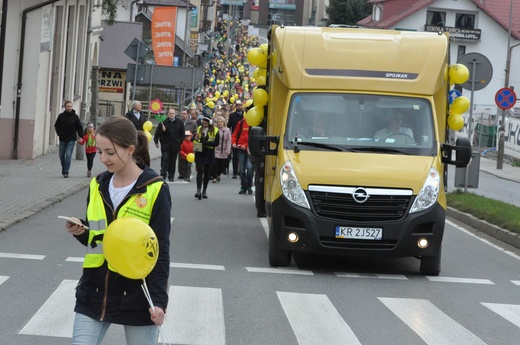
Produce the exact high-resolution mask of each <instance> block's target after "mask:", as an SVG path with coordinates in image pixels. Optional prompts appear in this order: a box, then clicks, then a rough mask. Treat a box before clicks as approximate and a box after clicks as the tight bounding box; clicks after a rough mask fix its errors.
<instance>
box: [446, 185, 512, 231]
mask: <svg viewBox="0 0 520 345" xmlns="http://www.w3.org/2000/svg"><path fill="white" fill-rule="evenodd" d="M446 197H447V201H448V206H449V207H453V208H454V209H457V210H459V211H461V212H464V213H469V214H471V215H473V216H475V217H476V218H478V219H482V220H485V221H486V222H488V223H490V224H494V225H496V226H498V227H501V228H503V229H507V230H509V231H513V232H516V233H520V208H518V207H516V206H514V205H511V204H508V203H505V202H502V201H499V200H494V199H489V198H486V197H484V196H480V195H476V194H473V193H469V192H463V191H461V190H457V191H455V192H453V193H448V194H446Z"/></svg>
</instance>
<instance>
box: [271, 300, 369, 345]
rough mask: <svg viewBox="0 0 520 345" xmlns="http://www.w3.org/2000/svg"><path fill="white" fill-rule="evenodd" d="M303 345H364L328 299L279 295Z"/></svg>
mask: <svg viewBox="0 0 520 345" xmlns="http://www.w3.org/2000/svg"><path fill="white" fill-rule="evenodd" d="M276 294H277V295H278V299H279V300H280V303H281V304H282V308H283V310H284V312H285V315H286V316H287V319H289V323H290V324H291V327H292V329H293V331H294V334H295V335H296V339H297V340H298V344H300V345H315V344H327V345H344V344H349V345H354V344H361V343H360V342H359V340H358V338H357V337H356V335H355V334H354V332H353V331H352V329H351V328H350V327H349V325H348V324H347V323H346V322H345V320H343V318H342V317H341V315H340V314H339V312H338V311H337V309H336V308H335V307H334V305H333V304H332V302H331V301H330V300H329V298H328V297H327V296H326V295H322V294H304V293H294V292H281V291H277V292H276Z"/></svg>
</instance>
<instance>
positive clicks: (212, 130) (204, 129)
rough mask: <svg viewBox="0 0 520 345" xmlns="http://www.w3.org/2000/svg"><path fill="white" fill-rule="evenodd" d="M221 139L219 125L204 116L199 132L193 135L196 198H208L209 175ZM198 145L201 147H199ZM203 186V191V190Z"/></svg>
mask: <svg viewBox="0 0 520 345" xmlns="http://www.w3.org/2000/svg"><path fill="white" fill-rule="evenodd" d="M219 140H220V136H219V131H218V128H217V126H215V125H214V124H213V120H211V119H210V118H209V117H206V116H205V117H203V118H202V125H201V126H199V128H198V129H197V132H195V134H194V135H193V147H194V150H195V168H196V170H197V193H195V198H197V199H199V200H200V199H201V198H204V199H207V197H208V194H207V192H206V190H207V189H208V183H209V177H210V174H211V166H212V165H213V163H214V162H215V146H217V145H218V143H219ZM197 147H199V148H198V149H197ZM201 188H202V192H201Z"/></svg>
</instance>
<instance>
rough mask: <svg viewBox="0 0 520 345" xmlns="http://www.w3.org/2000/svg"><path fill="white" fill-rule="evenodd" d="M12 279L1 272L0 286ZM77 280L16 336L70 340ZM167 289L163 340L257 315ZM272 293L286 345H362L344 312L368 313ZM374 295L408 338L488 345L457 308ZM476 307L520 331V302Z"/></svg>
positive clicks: (213, 339)
mask: <svg viewBox="0 0 520 345" xmlns="http://www.w3.org/2000/svg"><path fill="white" fill-rule="evenodd" d="M8 278H9V277H7V276H0V289H1V288H2V287H1V285H2V283H5V282H6V281H7V279H8ZM77 283H78V281H77V280H68V279H65V280H63V281H61V283H60V284H59V285H58V286H57V287H56V289H55V290H54V291H53V292H52V293H51V294H50V296H49V297H48V298H47V300H46V301H45V302H44V303H43V305H42V306H41V307H40V308H39V309H37V311H36V312H35V313H34V315H32V316H29V317H28V318H27V319H28V321H27V322H26V323H25V324H24V325H20V328H19V329H20V331H19V332H18V334H20V335H32V336H41V337H56V338H71V335H72V329H73V322H74V312H73V309H74V304H75V297H74V291H75V287H76V285H77ZM169 293H170V305H169V308H168V313H167V317H166V319H165V323H164V324H163V326H162V327H161V332H160V338H159V342H160V343H168V344H213V345H225V344H237V340H236V339H228V338H232V337H233V335H230V334H226V323H229V322H232V323H233V322H240V320H241V318H243V317H244V315H247V314H250V317H257V316H258V315H256V314H255V311H253V310H244V315H226V311H225V309H224V306H225V305H226V301H225V298H224V295H223V290H222V289H221V288H213V287H198V286H180V285H171V286H170V289H169ZM246 295H247V293H246ZM271 296H272V298H273V301H274V303H275V305H278V306H279V308H273V311H272V313H273V315H264V316H263V317H273V318H274V317H277V318H278V319H277V320H279V321H277V322H279V323H280V327H285V328H286V329H287V330H292V332H293V335H292V336H291V337H292V338H293V339H294V340H293V342H290V343H288V344H296V345H315V344H326V345H344V344H349V345H350V344H353V345H355V344H363V342H362V340H361V339H362V338H361V337H360V335H363V334H364V332H366V330H359V329H357V327H359V323H355V324H352V325H349V324H348V323H347V321H346V320H349V321H351V320H352V315H345V314H343V315H342V313H345V310H348V311H347V312H348V313H357V314H358V315H359V317H360V318H361V317H366V318H368V316H366V315H364V314H363V310H357V311H356V310H351V307H350V306H347V308H346V307H345V305H342V306H339V308H337V307H338V306H335V305H334V302H333V301H335V303H338V299H337V296H335V297H334V296H328V295H327V294H318V293H303V292H292V291H273V293H272V294H271ZM367 298H369V297H367ZM371 299H373V301H368V302H367V305H368V304H369V305H371V308H370V312H371V313H375V315H391V316H390V317H391V318H393V321H392V322H391V323H394V322H400V323H402V324H403V325H405V326H407V327H404V328H403V329H409V331H410V334H411V335H410V336H413V337H418V338H420V339H422V341H423V343H424V344H428V345H432V344H442V345H445V344H457V345H469V344H475V345H478V344H486V342H485V341H484V340H482V339H481V338H479V335H478V334H475V329H473V330H472V331H470V330H469V329H467V328H466V327H467V320H465V322H464V324H465V326H463V325H461V324H460V323H459V322H457V320H455V318H456V317H455V316H453V315H450V313H451V314H453V310H442V309H443V307H442V304H441V306H436V305H435V304H434V303H433V302H432V301H430V300H427V299H420V298H403V297H386V296H380V297H373V298H371ZM372 303H374V305H375V307H374V306H373V304H372ZM476 305H477V306H478V307H479V308H481V313H488V314H489V312H490V311H491V312H492V313H494V314H495V315H497V316H499V317H500V318H499V319H500V320H504V322H505V323H506V324H509V323H511V324H513V325H514V326H516V327H517V328H519V332H520V305H516V304H498V303H486V302H481V303H476ZM352 308H355V306H352ZM35 310H36V308H35ZM360 312H361V313H360ZM389 312H390V314H389ZM276 313H280V315H276ZM488 316H489V315H488ZM380 322H382V321H380ZM234 329H236V325H235V326H234ZM255 332H257V333H258V335H259V337H260V338H259V342H258V343H261V334H262V332H266V333H267V332H270V330H269V329H264V330H262V329H256V330H255ZM394 343H395V342H394ZM488 343H489V339H488Z"/></svg>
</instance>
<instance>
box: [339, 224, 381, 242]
mask: <svg viewBox="0 0 520 345" xmlns="http://www.w3.org/2000/svg"><path fill="white" fill-rule="evenodd" d="M335 235H336V238H343V239H348V240H372V241H380V240H382V239H383V229H382V228H362V227H357V226H339V225H338V226H336V230H335Z"/></svg>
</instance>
